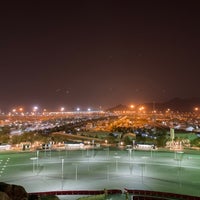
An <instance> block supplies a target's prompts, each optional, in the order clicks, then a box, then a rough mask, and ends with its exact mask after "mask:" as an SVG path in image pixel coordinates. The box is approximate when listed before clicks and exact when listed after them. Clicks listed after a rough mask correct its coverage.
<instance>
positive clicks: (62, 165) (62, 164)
mask: <svg viewBox="0 0 200 200" xmlns="http://www.w3.org/2000/svg"><path fill="white" fill-rule="evenodd" d="M63 169H64V159H62V160H61V179H62V180H61V181H62V189H63Z"/></svg>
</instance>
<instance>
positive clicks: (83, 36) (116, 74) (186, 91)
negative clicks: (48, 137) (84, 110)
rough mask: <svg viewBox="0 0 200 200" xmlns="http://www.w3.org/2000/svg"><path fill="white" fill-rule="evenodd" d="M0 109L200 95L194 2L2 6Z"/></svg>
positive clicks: (7, 3)
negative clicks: (199, 88) (199, 91)
mask: <svg viewBox="0 0 200 200" xmlns="http://www.w3.org/2000/svg"><path fill="white" fill-rule="evenodd" d="M0 7H1V12H0V16H1V18H0V21H1V32H0V55H1V58H0V67H1V79H0V90H1V96H0V109H1V110H3V109H7V108H12V107H15V106H25V107H30V106H34V105H38V106H41V107H45V108H49V109H55V108H58V107H59V106H66V108H68V109H71V108H74V107H77V106H85V107H88V106H91V107H96V108H97V107H98V108H99V107H100V106H101V107H103V108H106V107H110V106H114V105H117V104H119V103H122V104H130V103H139V102H152V101H155V102H162V101H167V100H169V99H171V98H174V97H181V98H190V97H200V95H199V93H198V88H197V87H198V84H199V64H200V61H199V52H200V51H199V49H200V48H199V47H200V40H199V35H200V34H199V32H200V31H199V10H198V6H197V3H196V2H195V1H190V3H188V2H187V3H184V2H183V1H148V0H146V1H145V0H141V1H128V0H126V1H117V0H115V1H112V0H109V1H102V0H101V1H87V0H86V1H61V0H60V1H31V0H30V1H2V2H1V3H0Z"/></svg>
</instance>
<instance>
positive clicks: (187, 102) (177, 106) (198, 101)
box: [148, 98, 200, 112]
mask: <svg viewBox="0 0 200 200" xmlns="http://www.w3.org/2000/svg"><path fill="white" fill-rule="evenodd" d="M151 106H152V103H151ZM148 107H149V106H148ZM154 107H155V109H156V110H166V109H168V108H169V109H171V110H174V111H180V112H192V111H194V108H195V107H199V108H200V98H188V99H182V98H174V99H171V100H169V101H167V102H163V103H155V105H154Z"/></svg>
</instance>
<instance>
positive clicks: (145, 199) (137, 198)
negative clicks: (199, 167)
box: [29, 188, 200, 200]
mask: <svg viewBox="0 0 200 200" xmlns="http://www.w3.org/2000/svg"><path fill="white" fill-rule="evenodd" d="M122 193H128V194H129V195H132V197H133V200H150V199H168V200H169V199H178V200H200V197H196V196H189V195H183V194H175V193H169V192H158V191H150V190H134V189H127V188H125V189H124V192H123V191H122V190H118V189H111V190H106V189H104V190H61V191H47V192H32V193H29V195H36V196H53V195H54V196H55V195H98V194H122Z"/></svg>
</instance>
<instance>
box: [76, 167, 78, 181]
mask: <svg viewBox="0 0 200 200" xmlns="http://www.w3.org/2000/svg"><path fill="white" fill-rule="evenodd" d="M77 174H78V164H76V181H77V179H78V176H77Z"/></svg>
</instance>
